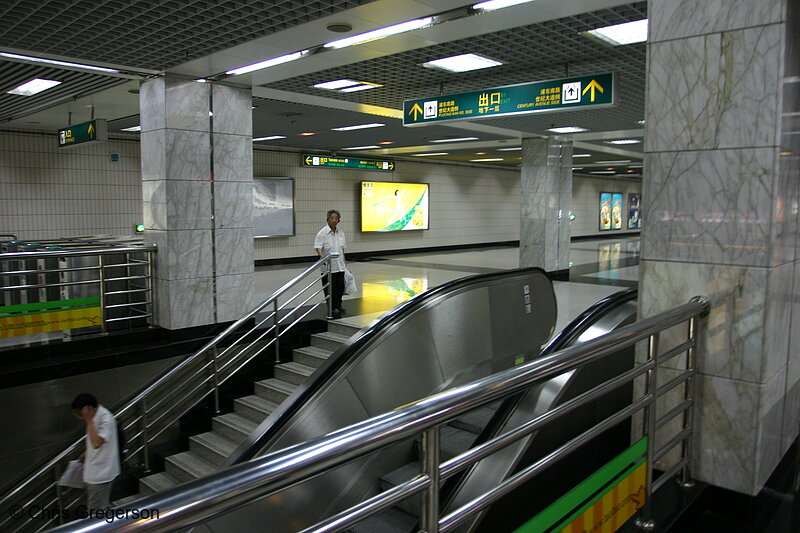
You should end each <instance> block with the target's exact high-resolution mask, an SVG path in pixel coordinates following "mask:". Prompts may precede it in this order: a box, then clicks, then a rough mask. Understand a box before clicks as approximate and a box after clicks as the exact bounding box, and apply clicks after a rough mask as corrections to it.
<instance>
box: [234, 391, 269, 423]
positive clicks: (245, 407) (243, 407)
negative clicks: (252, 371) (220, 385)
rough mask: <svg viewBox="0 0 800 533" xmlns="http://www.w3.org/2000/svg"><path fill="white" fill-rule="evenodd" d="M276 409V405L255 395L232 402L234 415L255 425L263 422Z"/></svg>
mask: <svg viewBox="0 0 800 533" xmlns="http://www.w3.org/2000/svg"><path fill="white" fill-rule="evenodd" d="M277 408H278V404H277V403H275V402H271V401H269V400H267V399H266V398H262V397H261V396H258V395H257V394H251V395H250V396H244V397H242V398H236V399H235V400H234V401H233V409H234V411H236V414H238V415H241V416H243V417H245V418H247V419H248V420H252V421H253V422H255V423H256V424H260V423H261V422H263V421H264V419H265V418H267V417H268V416H269V415H270V414H272V412H273V411H274V410H275V409H277Z"/></svg>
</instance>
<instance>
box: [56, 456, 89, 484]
mask: <svg viewBox="0 0 800 533" xmlns="http://www.w3.org/2000/svg"><path fill="white" fill-rule="evenodd" d="M58 484H59V485H61V486H62V487H72V488H73V489H82V488H84V487H86V484H85V483H84V482H83V463H81V462H80V461H78V460H74V461H70V462H69V463H68V464H67V468H66V469H65V470H64V473H63V474H61V477H60V478H59V479H58Z"/></svg>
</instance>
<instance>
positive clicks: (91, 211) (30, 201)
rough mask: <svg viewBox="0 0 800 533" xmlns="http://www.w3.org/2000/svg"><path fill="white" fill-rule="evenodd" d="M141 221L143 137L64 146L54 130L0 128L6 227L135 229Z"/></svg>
mask: <svg viewBox="0 0 800 533" xmlns="http://www.w3.org/2000/svg"><path fill="white" fill-rule="evenodd" d="M111 153H117V154H119V161H117V162H112V161H111V157H110V154H111ZM141 222H142V186H141V178H140V164H139V143H138V142H135V141H133V142H126V141H108V142H103V143H96V144H90V145H86V146H76V147H74V148H62V149H59V148H58V145H57V138H56V136H55V135H54V134H53V135H36V134H23V133H12V132H0V233H11V234H14V235H16V236H17V237H18V238H19V239H25V240H37V239H52V238H58V237H64V236H75V235H100V234H111V235H132V234H133V227H134V225H135V224H139V223H141Z"/></svg>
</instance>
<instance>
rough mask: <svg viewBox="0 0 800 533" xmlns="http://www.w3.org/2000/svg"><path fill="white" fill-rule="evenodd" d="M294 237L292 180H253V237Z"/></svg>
mask: <svg viewBox="0 0 800 533" xmlns="http://www.w3.org/2000/svg"><path fill="white" fill-rule="evenodd" d="M291 235H294V180H293V179H291V178H253V236H254V237H288V236H291Z"/></svg>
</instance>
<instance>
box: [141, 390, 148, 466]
mask: <svg viewBox="0 0 800 533" xmlns="http://www.w3.org/2000/svg"><path fill="white" fill-rule="evenodd" d="M142 453H144V471H145V473H150V443H149V442H148V437H147V400H145V399H142Z"/></svg>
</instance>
